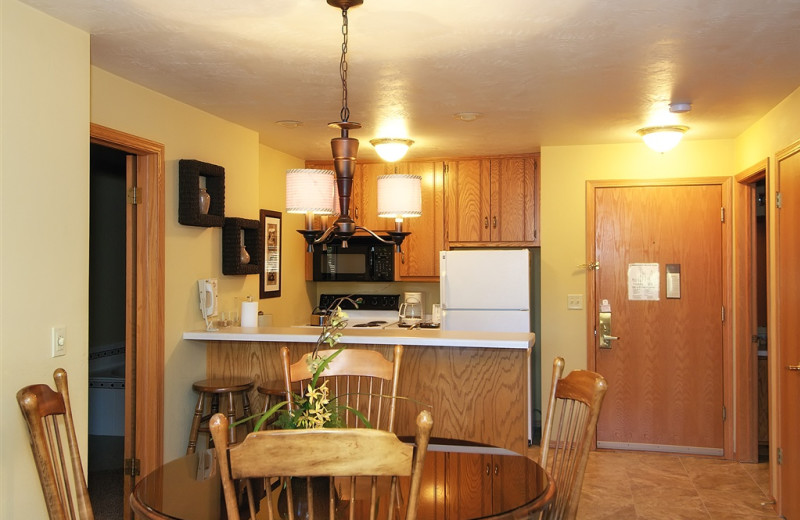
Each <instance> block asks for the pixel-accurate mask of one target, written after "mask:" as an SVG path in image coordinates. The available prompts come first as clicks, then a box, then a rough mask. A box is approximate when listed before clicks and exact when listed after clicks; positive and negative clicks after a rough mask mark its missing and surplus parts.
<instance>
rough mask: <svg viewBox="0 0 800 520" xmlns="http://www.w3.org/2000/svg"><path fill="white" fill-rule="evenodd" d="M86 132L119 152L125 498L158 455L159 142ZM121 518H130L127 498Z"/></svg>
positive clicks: (99, 129)
mask: <svg viewBox="0 0 800 520" xmlns="http://www.w3.org/2000/svg"><path fill="white" fill-rule="evenodd" d="M90 136H91V143H92V144H99V145H102V146H103V147H106V148H110V149H113V150H116V151H118V152H122V153H123V155H124V157H125V233H124V235H125V247H124V257H125V318H124V328H125V348H124V355H125V364H124V373H125V392H124V395H125V398H124V401H125V404H124V442H123V452H124V455H123V482H122V487H123V492H122V496H123V497H127V496H129V495H130V492H131V491H132V490H133V486H134V485H135V484H136V482H138V480H139V479H140V478H141V476H142V475H146V474H148V473H150V472H151V471H153V470H155V469H156V468H157V467H158V466H159V465H160V464H162V463H163V459H164V269H165V267H164V266H165V236H164V234H165V233H164V219H165V209H164V206H165V202H164V191H165V190H164V183H165V181H164V145H162V144H160V143H157V142H154V141H150V140H148V139H144V138H141V137H137V136H134V135H131V134H127V133H124V132H120V131H118V130H113V129H111V128H107V127H104V126H101V125H97V124H94V123H93V124H91V125H90ZM123 500H124V498H123ZM123 518H124V519H125V520H128V519H129V518H132V511H131V509H130V507H129V506H128V502H127V500H124V502H123Z"/></svg>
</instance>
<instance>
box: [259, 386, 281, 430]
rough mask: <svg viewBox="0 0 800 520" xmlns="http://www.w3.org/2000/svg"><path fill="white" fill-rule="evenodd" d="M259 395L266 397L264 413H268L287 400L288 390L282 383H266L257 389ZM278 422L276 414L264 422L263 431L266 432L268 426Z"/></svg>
mask: <svg viewBox="0 0 800 520" xmlns="http://www.w3.org/2000/svg"><path fill="white" fill-rule="evenodd" d="M256 388H257V390H258V393H259V394H261V395H263V396H264V409H263V410H262V411H263V412H266V411H267V410H269V409H270V408H272V407H273V406H275V405H276V404H278V403H279V402H281V401H285V400H286V388H285V383H283V382H282V381H265V382H264V383H263V384H260V385H258V387H256ZM277 420H278V414H277V413H276V414H274V415H273V416H272V417H270V418H269V419H267V420H266V421H264V424H262V425H261V429H262V430H266V429H267V427H268V426H270V425H271V424H273V423H274V422H275V421H277Z"/></svg>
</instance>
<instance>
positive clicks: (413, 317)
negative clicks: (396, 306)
mask: <svg viewBox="0 0 800 520" xmlns="http://www.w3.org/2000/svg"><path fill="white" fill-rule="evenodd" d="M424 313H425V303H424V300H423V296H422V293H421V292H405V293H403V300H402V302H401V303H400V310H399V314H398V317H397V324H398V325H399V326H401V327H413V326H414V325H419V323H421V322H422V318H423V316H424Z"/></svg>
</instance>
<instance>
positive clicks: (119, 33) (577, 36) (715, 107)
mask: <svg viewBox="0 0 800 520" xmlns="http://www.w3.org/2000/svg"><path fill="white" fill-rule="evenodd" d="M22 1H23V2H25V3H26V4H29V5H31V6H33V7H35V8H37V9H40V10H42V11H44V12H46V13H49V14H51V15H52V16H55V17H56V18H59V19H61V20H64V21H65V22H67V23H70V24H72V25H75V26H77V27H79V28H81V29H84V30H86V31H88V32H90V33H91V35H92V37H91V49H92V63H93V64H94V65H97V66H99V67H101V68H103V69H105V70H108V71H109V72H112V73H114V74H117V75H119V76H122V77H124V78H127V79H129V80H131V81H134V82H136V83H138V84H141V85H143V86H146V87H148V88H151V89H153V90H156V91H158V92H161V93H163V94H165V95H167V96H170V97H172V98H175V99H178V100H180V101H183V102H185V103H187V104H189V105H193V106H195V107H198V108H200V109H203V110H205V111H207V112H210V113H212V114H216V115H218V116H220V117H223V118H225V119H228V120H230V121H234V122H237V123H239V124H241V125H243V126H246V127H248V128H252V129H254V130H257V131H258V132H259V134H260V136H261V137H260V138H261V141H262V142H263V143H266V144H268V145H270V146H272V147H274V148H276V149H278V150H281V151H284V152H286V153H289V154H292V155H295V156H298V157H302V158H316V159H324V158H328V157H330V146H329V141H330V139H331V138H332V137H336V135H337V131H336V130H333V129H330V128H328V127H327V123H329V122H331V121H338V120H339V111H340V108H341V82H340V80H339V56H340V52H341V43H342V33H341V21H342V19H341V13H340V11H339V10H338V9H336V8H333V7H331V6H329V5H328V4H327V3H326V2H325V0H235V1H233V2H221V1H219V0H191V1H190V0H22ZM349 20H350V34H349V42H350V43H349V52H348V61H349V82H348V85H349V106H350V112H351V116H350V120H351V121H357V122H360V123H361V124H362V125H363V127H362V128H361V129H360V130H355V131H353V132H352V133H351V136H352V137H356V138H358V139H359V140H360V141H361V152H360V153H359V156H360V157H362V158H374V157H375V154H374V151H373V150H372V147H371V146H370V145H369V143H368V141H369V139H371V138H374V137H410V138H412V139H414V140H415V141H416V143H415V144H414V146H413V147H412V149H411V150H410V152H409V155H408V157H409V158H413V157H441V156H454V155H458V156H463V155H475V154H488V153H492V154H496V153H515V152H525V151H534V150H536V149H538V148H539V146H541V145H572V144H606V143H624V142H632V141H635V140H637V139H638V137H637V135H636V133H635V132H636V130H637V129H638V128H640V127H642V126H649V125H652V124H664V123H680V124H685V125H688V126H689V127H691V129H690V131H689V133H687V136H686V138H685V139H687V140H689V139H718V138H721V139H725V138H732V137H735V136H737V135H738V134H739V133H741V132H742V131H743V130H744V129H746V128H747V127H748V126H749V125H751V124H752V123H753V122H755V121H756V120H757V119H758V118H759V117H761V116H762V115H764V114H765V113H766V112H767V111H768V110H769V109H771V108H772V107H774V106H775V105H776V104H777V103H778V102H779V101H780V100H781V99H783V98H784V97H786V96H787V95H788V94H789V93H791V92H792V91H793V90H794V89H795V88H797V87H798V86H800V1H797V0H764V1H762V2H757V3H755V2H753V1H752V0H705V1H704V0H668V1H662V2H654V1H649V0H613V1H602V0H558V1H556V0H499V1H496V2H485V1H478V0H364V4H363V5H362V6H359V7H354V8H352V9H351V10H350V11H349ZM671 101H681V102H691V103H692V104H693V109H692V111H691V112H689V113H687V114H670V113H669V111H668V105H669V103H670V102H671ZM463 111H468V112H480V113H482V114H483V115H482V117H481V118H479V119H478V120H476V121H474V122H471V123H465V122H462V121H459V120H457V119H455V118H454V117H453V114H455V113H456V112H463ZM286 119H291V120H299V121H302V122H303V124H302V126H300V127H298V128H295V129H287V128H284V127H282V126H279V125H276V124H275V121H278V120H286ZM145 137H146V136H145Z"/></svg>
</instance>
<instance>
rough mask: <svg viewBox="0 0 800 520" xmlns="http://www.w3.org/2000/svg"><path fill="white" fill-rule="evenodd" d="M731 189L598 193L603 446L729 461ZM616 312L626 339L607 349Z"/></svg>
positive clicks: (597, 349) (597, 362)
mask: <svg viewBox="0 0 800 520" xmlns="http://www.w3.org/2000/svg"><path fill="white" fill-rule="evenodd" d="M723 182H724V181H716V182H714V181H711V182H702V181H696V182H693V183H686V184H682V183H681V182H680V181H677V180H676V181H675V182H674V184H672V183H670V184H661V185H619V184H617V185H616V186H614V185H611V186H603V185H600V184H593V185H590V187H589V196H590V197H591V198H590V199H589V200H590V201H593V202H594V211H593V217H594V222H593V226H592V223H591V222H590V225H589V226H588V227H589V229H588V231H589V233H590V235H589V238H587V242H588V241H589V240H592V243H591V245H589V246H587V248H588V247H591V248H592V249H593V250H594V259H595V261H596V262H597V264H598V268H597V269H596V270H595V271H593V272H594V273H595V276H594V285H593V287H591V288H590V289H589V301H590V303H591V304H592V305H593V311H590V312H593V313H594V319H593V320H592V319H590V320H589V321H590V323H591V322H592V321H594V326H595V330H596V331H597V335H598V336H594V335H592V340H593V347H592V349H591V351H592V352H591V353H590V365H591V361H592V359H591V357H593V361H594V369H595V370H596V371H597V372H599V373H601V374H603V375H604V376H605V377H606V379H607V380H608V387H609V388H608V393H607V394H606V398H605V401H604V402H603V409H602V411H601V414H600V418H599V421H598V425H597V444H598V447H606V448H614V449H634V450H637V449H638V450H651V451H671V452H682V453H701V454H708V455H722V454H723V448H724V446H723V413H724V412H723V291H724V287H723V273H724V268H723V259H724V255H723V245H724V238H723V222H722V220H723V217H722V214H723V210H722V208H723V204H724V201H723V185H722V183H723ZM592 227H593V229H592ZM668 265H669V266H670V267H669V269H671V270H673V269H679V271H680V274H679V275H678V277H679V279H678V280H675V279H674V278H672V280H674V282H675V284H676V285H674V288H675V290H676V292H674V293H672V294H670V297H667V290H666V289H667V278H668V275H667V273H666V271H667V268H668ZM670 277H672V275H670ZM590 278H591V277H590ZM589 308H590V309H592V307H591V306H590V307H589ZM609 309H610V312H611V333H610V334H609V335H611V336H616V337H618V338H619V339H615V340H610V341H609V346H610V348H601V346H600V341H599V335H601V334H602V331H601V329H600V324H599V313H600V312H601V310H609Z"/></svg>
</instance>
